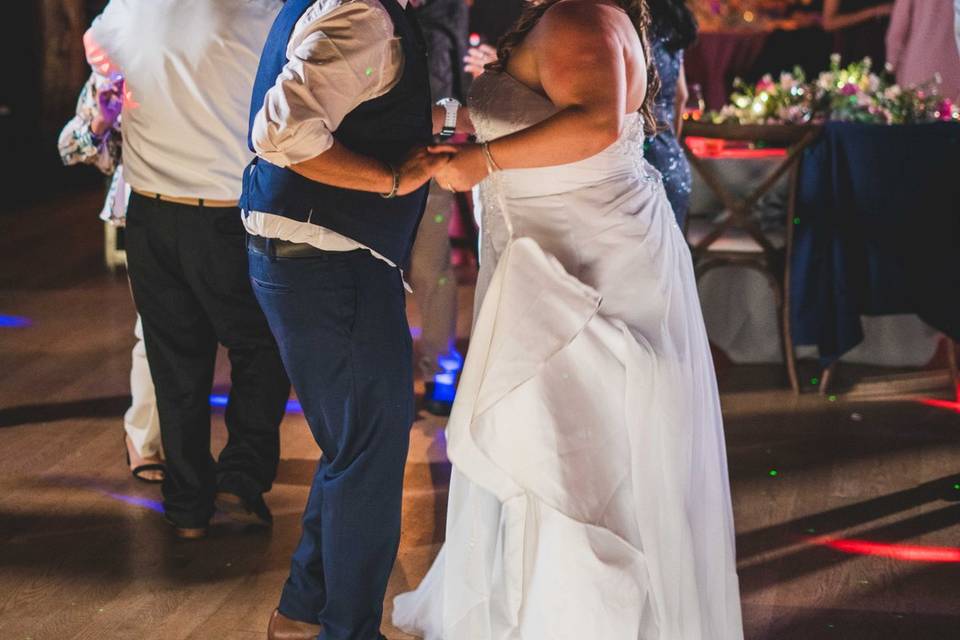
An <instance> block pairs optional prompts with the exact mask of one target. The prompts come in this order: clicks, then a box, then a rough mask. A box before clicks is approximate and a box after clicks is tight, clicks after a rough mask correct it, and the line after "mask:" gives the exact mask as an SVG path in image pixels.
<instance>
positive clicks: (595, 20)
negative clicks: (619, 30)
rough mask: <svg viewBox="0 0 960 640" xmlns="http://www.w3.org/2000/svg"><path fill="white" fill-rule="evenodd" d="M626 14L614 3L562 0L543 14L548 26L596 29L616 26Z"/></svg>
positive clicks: (599, 0)
mask: <svg viewBox="0 0 960 640" xmlns="http://www.w3.org/2000/svg"><path fill="white" fill-rule="evenodd" d="M623 17H625V14H624V12H623V10H622V9H621V8H619V7H618V6H616V5H614V4H613V3H612V2H605V1H604V0H560V2H557V3H555V4H553V6H551V7H550V8H549V9H547V11H546V12H545V13H544V14H543V19H542V21H541V22H542V23H543V24H545V25H547V26H555V27H568V28H571V27H572V28H577V27H579V28H581V29H584V28H596V27H601V26H604V25H610V24H616V23H617V22H619V21H620V20H621V19H622V18H623Z"/></svg>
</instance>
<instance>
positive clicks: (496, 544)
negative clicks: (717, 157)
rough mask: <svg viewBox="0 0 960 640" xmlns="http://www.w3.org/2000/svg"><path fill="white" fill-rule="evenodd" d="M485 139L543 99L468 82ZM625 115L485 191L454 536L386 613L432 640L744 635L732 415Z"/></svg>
mask: <svg viewBox="0 0 960 640" xmlns="http://www.w3.org/2000/svg"><path fill="white" fill-rule="evenodd" d="M470 106H471V116H472V118H473V121H474V124H475V126H476V128H477V131H478V134H479V136H480V138H481V139H486V140H490V139H494V138H498V137H501V136H504V135H506V134H509V133H512V132H514V131H517V130H519V129H522V128H525V127H528V126H530V125H532V124H534V123H536V122H539V121H541V120H543V119H545V118H547V117H549V116H550V115H552V114H553V113H554V112H555V107H554V106H553V104H552V103H551V102H550V101H548V100H547V99H546V98H543V97H542V96H540V95H539V94H537V93H535V92H533V91H532V90H531V89H529V88H527V87H526V86H525V85H523V84H521V83H519V82H518V81H517V80H515V79H513V78H512V77H511V76H509V75H507V74H498V73H492V72H488V73H486V74H484V75H483V76H481V77H480V78H479V79H478V80H477V81H476V82H475V84H474V89H473V95H472V96H471V101H470ZM642 146H643V130H642V122H641V119H640V117H639V116H638V115H632V116H629V117H628V119H627V122H626V126H625V129H624V132H623V134H622V136H621V138H620V140H619V141H618V142H616V143H615V144H614V145H613V146H611V147H609V148H607V149H606V150H604V151H603V152H601V153H599V154H597V155H596V156H593V157H591V158H588V159H586V160H583V161H580V162H576V163H573V164H567V165H563V166H556V167H549V168H543V169H523V170H507V171H503V172H499V173H496V174H494V175H493V176H491V177H490V178H489V179H488V180H487V181H486V182H485V183H484V184H483V185H482V191H483V200H484V204H485V209H484V220H483V222H484V236H483V247H482V255H481V261H482V265H481V274H480V279H479V283H478V295H477V299H478V301H481V300H482V305H481V307H480V311H479V313H478V316H477V319H476V323H475V327H474V331H473V336H472V338H471V342H470V351H469V354H468V356H467V361H466V364H465V367H464V372H463V377H462V380H461V384H460V388H459V391H458V394H457V401H456V404H455V407H454V409H453V414H452V415H451V417H450V422H449V424H448V426H447V441H448V447H447V450H448V455H449V457H450V460H451V462H452V463H453V467H454V473H453V478H452V480H451V486H450V498H449V500H450V502H449V509H448V517H447V532H446V543H445V546H444V548H443V550H442V551H441V553H440V555H439V556H438V557H437V560H436V562H435V564H434V565H433V567H432V568H431V570H430V572H429V573H428V574H427V576H426V578H424V580H423V582H422V584H421V585H420V587H419V588H418V589H417V591H415V592H413V593H408V594H404V595H401V596H399V597H397V599H396V601H395V610H394V617H393V620H394V624H396V625H397V627H399V628H401V629H403V630H405V631H407V632H408V633H411V634H414V635H417V636H420V637H424V638H427V639H428V640H738V639H741V638H742V637H743V631H742V624H741V618H740V596H739V590H738V582H737V575H736V567H735V558H734V529H733V516H732V511H731V505H730V490H729V483H728V480H727V466H726V454H725V449H724V439H723V424H722V420H721V416H720V405H719V401H718V395H717V387H716V381H715V378H714V371H713V364H712V362H711V359H710V351H709V348H708V345H707V337H706V333H705V331H704V326H703V319H702V317H701V314H700V306H699V301H698V298H697V291H696V285H695V283H694V278H693V270H692V265H691V259H690V254H689V252H688V250H687V246H686V244H685V242H684V239H683V236H682V234H681V232H680V230H679V229H678V228H677V226H676V223H675V221H674V216H673V212H672V210H671V209H670V205H669V203H668V202H667V199H666V196H665V195H664V192H663V188H662V185H661V182H660V178H659V176H658V175H657V174H656V172H655V171H654V169H652V168H651V167H650V166H649V165H648V164H647V163H646V161H645V160H644V159H643V153H642Z"/></svg>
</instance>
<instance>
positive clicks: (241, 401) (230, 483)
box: [181, 208, 290, 521]
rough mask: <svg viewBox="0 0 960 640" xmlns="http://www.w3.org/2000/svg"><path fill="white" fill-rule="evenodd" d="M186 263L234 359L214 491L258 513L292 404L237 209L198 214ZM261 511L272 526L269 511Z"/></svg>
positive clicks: (184, 252) (185, 250)
mask: <svg viewBox="0 0 960 640" xmlns="http://www.w3.org/2000/svg"><path fill="white" fill-rule="evenodd" d="M192 223H193V224H192V227H191V228H192V232H191V234H190V239H189V241H184V242H183V243H182V245H181V261H182V263H183V264H184V269H185V271H186V272H187V278H188V280H189V282H190V287H191V289H192V290H193V292H194V294H195V295H196V296H197V298H198V299H199V300H200V302H201V304H202V305H203V308H204V310H205V311H206V313H207V316H208V317H209V318H210V322H211V323H212V324H213V327H214V329H215V332H216V335H217V338H218V339H219V341H220V343H221V344H223V345H224V346H225V347H226V348H227V353H228V355H229V357H230V381H231V387H230V397H229V400H228V402H227V408H226V414H225V416H224V420H225V422H226V425H227V432H228V440H227V444H226V446H225V447H224V449H223V451H222V452H221V453H220V456H219V460H218V463H217V489H218V490H219V491H224V492H227V493H230V494H233V495H235V496H239V497H240V498H242V499H243V501H244V502H245V503H246V504H247V505H248V506H249V507H252V506H257V505H261V500H262V498H261V496H262V494H264V493H266V492H268V491H270V488H271V486H272V485H273V480H274V478H275V477H276V474H277V464H278V463H279V460H280V421H281V420H283V415H284V413H285V411H286V406H287V400H288V399H289V397H290V381H289V379H288V378H287V374H286V371H285V370H284V367H283V362H282V361H281V360H280V353H279V352H278V350H277V344H276V341H275V340H274V339H273V335H271V333H270V327H269V326H268V325H267V320H266V318H265V317H264V315H263V311H262V310H261V309H260V305H259V304H258V303H257V300H256V298H254V295H253V290H252V289H251V287H250V274H249V267H248V264H247V249H246V233H245V231H244V228H243V221H242V219H241V217H240V211H239V210H238V209H228V208H204V209H198V210H197V215H196V216H195V217H194V218H193V220H192ZM258 511H259V512H260V513H261V514H262V515H263V516H264V520H265V521H268V520H269V511H267V510H266V507H265V506H262V507H261V508H260V509H258Z"/></svg>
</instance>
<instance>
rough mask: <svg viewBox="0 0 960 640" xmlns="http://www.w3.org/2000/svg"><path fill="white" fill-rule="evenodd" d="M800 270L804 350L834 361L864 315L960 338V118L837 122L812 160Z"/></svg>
mask: <svg viewBox="0 0 960 640" xmlns="http://www.w3.org/2000/svg"><path fill="white" fill-rule="evenodd" d="M797 205H798V209H797V211H798V220H795V221H794V222H796V224H795V226H794V231H795V236H794V253H793V259H792V261H791V272H790V286H791V293H790V304H791V314H790V319H791V327H792V332H793V339H794V341H795V343H796V344H797V345H816V346H817V347H819V351H820V358H821V361H822V363H823V364H824V365H826V364H829V363H830V362H833V361H834V360H836V359H838V358H840V357H841V356H842V355H843V354H844V353H846V352H847V351H849V350H850V349H852V348H853V347H855V346H856V345H857V344H858V343H859V342H860V341H861V340H862V339H863V332H862V328H861V325H860V316H861V315H888V314H897V313H911V314H917V315H919V316H920V318H922V319H923V320H924V321H926V322H927V323H928V324H930V325H931V326H933V327H935V328H936V329H939V330H940V331H943V332H944V333H945V334H947V335H949V336H951V337H953V338H955V339H960V124H958V123H937V124H924V125H908V126H877V125H863V124H853V123H830V124H828V125H827V126H826V127H825V129H824V132H823V136H822V138H821V139H820V140H819V141H818V142H817V143H816V144H814V145H813V146H812V147H810V148H809V149H808V150H807V151H806V153H805V155H804V158H803V162H802V165H801V174H800V184H799V192H798V202H797Z"/></svg>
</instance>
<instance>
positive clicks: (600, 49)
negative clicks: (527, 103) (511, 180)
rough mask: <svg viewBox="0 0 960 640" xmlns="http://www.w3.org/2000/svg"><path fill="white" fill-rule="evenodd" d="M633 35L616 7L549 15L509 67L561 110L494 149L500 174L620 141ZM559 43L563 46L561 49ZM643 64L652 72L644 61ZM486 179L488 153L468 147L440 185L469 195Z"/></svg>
mask: <svg viewBox="0 0 960 640" xmlns="http://www.w3.org/2000/svg"><path fill="white" fill-rule="evenodd" d="M626 29H629V30H630V32H632V30H633V26H632V24H631V23H630V22H629V19H628V18H627V17H626V16H625V15H624V14H623V13H622V12H621V11H619V10H616V9H614V8H613V7H610V6H605V5H596V4H594V3H587V2H578V1H577V0H567V1H566V2H562V3H560V4H557V5H555V6H554V7H553V8H551V9H550V10H548V11H547V13H546V14H545V15H544V17H543V18H542V19H541V22H540V24H539V25H537V27H536V28H535V29H534V30H533V32H531V33H530V35H528V37H527V41H526V42H525V43H524V44H523V46H522V47H521V48H520V49H519V50H518V51H515V52H514V59H513V60H511V65H510V67H511V72H512V73H513V74H514V75H515V76H516V77H519V78H521V79H522V80H524V81H525V82H526V83H527V84H528V85H531V86H532V85H533V84H534V83H538V84H539V87H538V88H539V89H540V90H541V91H542V93H543V94H544V95H545V96H546V97H547V98H548V99H549V100H550V101H551V102H553V104H554V105H556V106H557V107H558V109H559V110H558V112H557V113H556V114H554V115H553V116H551V117H549V118H547V119H546V120H544V121H543V122H541V123H539V124H536V125H534V126H532V127H529V128H527V129H524V130H522V131H518V132H516V133H513V134H511V135H508V136H504V137H502V138H498V139H497V140H495V141H493V142H491V143H490V144H489V150H490V152H491V154H492V156H493V158H494V160H495V162H496V163H497V165H498V166H499V167H500V168H503V169H519V168H535V167H548V166H555V165H560V164H567V163H571V162H576V161H579V160H583V159H585V158H589V157H591V156H593V155H595V154H597V153H599V152H600V151H602V150H603V149H605V148H607V147H608V146H610V145H611V144H613V143H614V142H615V141H616V140H617V138H618V137H619V135H620V130H621V128H622V126H623V120H624V116H625V114H626V113H627V111H628V107H629V105H628V87H627V61H626V54H625V51H626V49H627V47H628V46H629V45H628V44H627V43H626V42H625V38H624V37H623V35H622V34H623V33H626V32H627V31H626ZM558 42H563V43H564V46H562V47H558V46H556V43H558ZM641 58H642V54H641ZM637 64H638V67H639V68H640V69H645V68H646V65H645V63H644V62H643V61H642V59H641V60H640V61H639V62H638V63H637ZM645 81H646V75H645V74H644V75H642V77H641V78H640V80H639V82H640V84H639V85H638V86H635V87H633V91H634V92H635V93H639V94H642V93H643V91H645V90H646V87H645V86H644V84H643V83H645ZM636 107H639V105H636ZM442 150H444V151H446V149H442ZM487 173H488V167H487V164H486V161H485V158H484V155H483V152H482V150H481V149H480V148H479V147H478V146H476V145H473V146H471V145H466V146H464V147H461V148H460V151H459V153H458V154H457V156H456V157H455V158H454V160H453V161H452V162H451V163H450V164H449V165H448V166H447V168H446V169H444V170H443V171H442V172H441V174H440V175H438V176H437V180H438V182H439V183H440V184H441V186H444V187H447V188H452V189H455V190H466V189H469V188H470V187H471V186H473V185H474V184H476V183H477V182H479V181H480V180H482V179H483V178H484V177H485V176H486V175H487Z"/></svg>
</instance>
